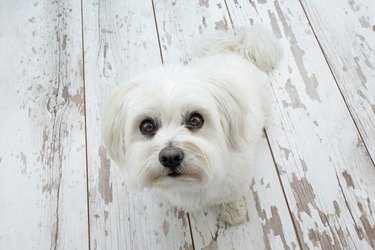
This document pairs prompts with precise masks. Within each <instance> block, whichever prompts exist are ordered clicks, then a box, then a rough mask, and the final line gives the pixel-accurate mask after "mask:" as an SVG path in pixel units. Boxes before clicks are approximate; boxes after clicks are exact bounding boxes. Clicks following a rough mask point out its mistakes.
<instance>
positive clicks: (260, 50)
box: [197, 27, 281, 71]
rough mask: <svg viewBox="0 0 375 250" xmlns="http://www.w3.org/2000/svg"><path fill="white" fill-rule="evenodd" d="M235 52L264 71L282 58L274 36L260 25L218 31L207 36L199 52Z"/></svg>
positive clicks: (201, 53) (205, 54)
mask: <svg viewBox="0 0 375 250" xmlns="http://www.w3.org/2000/svg"><path fill="white" fill-rule="evenodd" d="M225 52H234V53H237V54H240V55H241V56H243V57H244V58H246V59H248V60H250V61H252V62H254V64H255V65H257V66H258V68H259V69H261V70H263V71H269V70H272V69H273V68H274V67H275V66H276V65H277V63H278V62H279V60H280V58H281V49H280V46H279V44H278V42H277V40H276V38H275V37H274V36H272V35H271V34H269V33H267V32H265V31H264V30H263V29H261V28H259V27H251V28H250V27H246V28H242V29H240V30H239V31H238V32H236V34H231V33H229V32H224V31H217V32H215V33H214V34H210V35H209V36H207V37H205V39H203V41H202V42H201V44H200V46H199V49H198V51H197V54H198V55H199V56H208V55H214V54H219V53H225Z"/></svg>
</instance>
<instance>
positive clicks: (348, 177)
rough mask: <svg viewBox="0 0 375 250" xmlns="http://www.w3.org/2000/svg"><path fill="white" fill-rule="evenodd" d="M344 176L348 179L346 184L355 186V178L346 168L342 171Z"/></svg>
mask: <svg viewBox="0 0 375 250" xmlns="http://www.w3.org/2000/svg"><path fill="white" fill-rule="evenodd" d="M342 176H344V178H345V181H346V186H347V187H348V188H349V187H351V188H355V186H354V183H353V179H352V176H351V175H350V174H349V173H348V171H347V170H345V171H344V172H342Z"/></svg>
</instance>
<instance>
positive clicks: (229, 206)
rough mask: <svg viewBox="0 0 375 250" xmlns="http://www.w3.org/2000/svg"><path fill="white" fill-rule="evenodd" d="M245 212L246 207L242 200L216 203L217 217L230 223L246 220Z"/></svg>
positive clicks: (240, 222)
mask: <svg viewBox="0 0 375 250" xmlns="http://www.w3.org/2000/svg"><path fill="white" fill-rule="evenodd" d="M246 212H247V208H246V202H245V201H244V200H240V201H234V202H225V203H222V204H219V205H217V215H218V218H219V219H220V220H222V221H224V222H226V223H228V224H230V225H238V224H242V223H244V222H245V221H246Z"/></svg>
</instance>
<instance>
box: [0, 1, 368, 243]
mask: <svg viewBox="0 0 375 250" xmlns="http://www.w3.org/2000/svg"><path fill="white" fill-rule="evenodd" d="M81 4H82V5H81ZM81 6H83V9H82V12H81ZM374 10H375V5H373V4H372V3H371V2H370V1H365V0H348V1H347V2H345V1H344V0H333V1H328V2H327V1H304V0H301V1H298V0H290V1H285V0H274V1H265V0H262V1H261V0H258V1H250V0H226V1H224V0H197V1H182V0H171V1H169V0H154V1H151V0H144V1H132V0H126V1H115V0H109V1H99V0H97V1H87V0H83V1H82V2H80V1H44V0H42V1H35V2H34V1H1V2H0V47H1V48H2V49H1V52H0V56H1V60H0V74H1V78H0V97H1V98H0V119H1V121H2V122H1V123H0V201H1V202H0V248H1V249H2V248H4V249H52V248H54V249H57V248H65V249H87V248H91V249H194V248H195V249H300V248H303V249H322V248H323V249H357V248H362V249H373V248H375V218H374V216H375V214H374V211H375V205H374V203H375V195H374V194H375V167H374V164H373V159H374V157H375V154H374V152H375V139H374V138H375V132H374V124H375V120H374V119H375V115H374V103H375V99H374V98H375V86H374V84H372V83H373V82H374V77H375V75H374V74H375V73H374V72H375V71H374V69H373V67H374V65H375V55H374V44H375V40H374V39H375V38H374V37H375V36H374V34H375V32H374V30H375V29H374V25H375V19H374V16H375V11H374ZM258 23H261V24H263V25H264V26H265V27H266V28H268V29H269V30H272V31H273V33H274V34H275V35H276V36H277V38H278V40H279V41H280V43H281V44H282V47H283V50H284V58H283V61H282V62H281V65H280V66H279V67H278V68H277V70H276V71H274V72H273V73H271V74H270V79H271V81H272V87H273V94H274V105H273V115H272V121H271V123H270V125H269V126H268V127H267V129H266V135H267V139H266V138H264V139H263V140H262V142H261V144H260V146H259V157H258V159H257V161H256V163H255V165H254V170H253V176H252V180H251V185H250V186H249V189H248V190H247V192H246V194H245V197H246V200H247V206H248V220H247V222H246V223H245V224H244V225H239V226H235V227H229V226H227V225H224V224H223V223H218V222H217V220H216V218H215V214H214V213H213V211H202V212H201V213H194V214H190V215H188V214H186V213H184V212H183V211H179V210H177V209H174V208H172V207H171V206H170V205H169V204H168V202H166V201H165V200H164V199H163V197H161V196H160V195H159V194H158V193H156V192H153V191H149V190H147V191H145V192H142V193H135V192H133V191H130V190H128V189H127V187H126V182H125V179H124V176H123V174H122V172H121V170H120V169H119V168H118V167H117V166H116V165H115V164H114V163H113V162H112V161H110V160H109V159H108V156H107V154H106V151H105V149H104V148H103V147H102V146H101V141H100V130H99V126H100V124H99V121H100V116H101V109H102V104H103V102H104V100H105V98H106V97H107V95H108V94H109V92H110V89H111V88H112V87H113V86H115V85H118V84H126V80H127V79H128V78H129V77H131V76H133V75H135V74H137V73H140V72H142V71H143V70H145V69H148V68H152V67H155V66H158V65H160V64H161V61H162V59H163V60H164V62H166V63H169V62H173V61H181V62H184V63H186V62H188V61H189V58H190V56H189V52H190V51H191V49H193V48H194V44H195V43H196V41H197V40H199V39H200V37H201V35H204V34H205V33H207V32H209V31H212V30H215V29H224V30H226V29H232V27H234V29H237V28H238V27H240V26H244V25H254V24H258ZM82 31H83V33H82ZM85 121H86V123H85ZM85 135H86V138H85ZM85 139H86V140H87V146H86V143H85ZM371 156H372V158H371ZM86 159H87V171H88V173H87V174H86ZM87 185H88V186H87ZM87 201H88V202H87Z"/></svg>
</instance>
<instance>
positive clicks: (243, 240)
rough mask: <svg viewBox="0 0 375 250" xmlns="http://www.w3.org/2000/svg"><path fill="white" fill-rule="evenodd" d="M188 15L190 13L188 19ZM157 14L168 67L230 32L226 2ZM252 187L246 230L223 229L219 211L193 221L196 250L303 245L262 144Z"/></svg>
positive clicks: (178, 5)
mask: <svg viewBox="0 0 375 250" xmlns="http://www.w3.org/2000/svg"><path fill="white" fill-rule="evenodd" d="M184 13H189V15H186V14H184ZM155 14H156V20H157V23H158V30H159V35H160V41H161V48H162V55H163V58H164V62H165V63H166V64H168V63H171V62H174V61H176V60H180V61H181V62H183V63H184V62H187V61H189V59H190V58H189V52H190V51H191V50H192V49H193V48H192V44H193V46H194V44H196V43H197V42H198V41H199V39H200V37H201V36H202V35H204V34H205V33H207V32H212V31H214V30H215V29H216V30H217V29H222V30H228V29H230V27H231V23H230V17H229V15H228V12H227V9H226V7H225V3H224V2H223V1H209V2H208V1H199V2H198V1H196V2H195V3H191V2H188V1H176V2H171V1H167V0H165V1H155ZM258 154H259V157H258V162H257V163H256V164H255V165H254V166H253V170H254V171H253V173H252V174H253V177H252V184H251V186H249V189H248V190H246V191H245V192H244V194H245V197H246V200H247V205H248V220H247V222H246V224H244V225H241V226H236V227H228V226H227V225H225V224H224V223H219V222H218V221H217V219H216V213H215V211H211V210H209V211H202V212H201V213H194V214H192V215H191V227H192V233H193V239H194V246H195V248H196V249H201V248H202V249H249V248H251V249H268V248H271V247H272V248H274V249H282V248H285V249H287V248H290V249H293V248H296V247H298V241H297V238H296V234H295V231H294V228H293V225H292V222H291V218H290V216H289V212H288V208H287V206H286V202H285V199H284V196H283V193H282V190H281V186H280V183H279V180H278V177H277V173H276V169H275V166H274V163H273V161H272V156H271V152H270V151H269V148H268V145H267V142H266V140H265V139H263V140H262V142H261V145H260V151H259V152H258Z"/></svg>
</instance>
